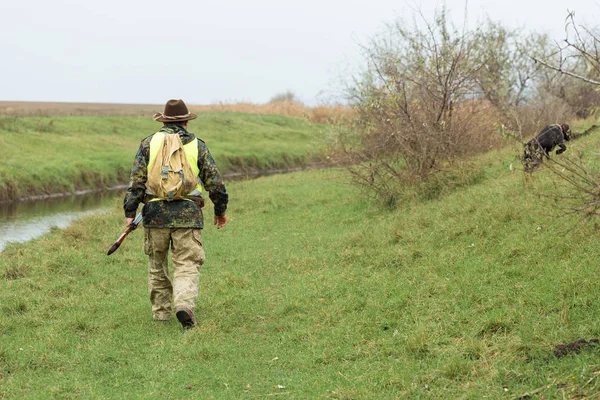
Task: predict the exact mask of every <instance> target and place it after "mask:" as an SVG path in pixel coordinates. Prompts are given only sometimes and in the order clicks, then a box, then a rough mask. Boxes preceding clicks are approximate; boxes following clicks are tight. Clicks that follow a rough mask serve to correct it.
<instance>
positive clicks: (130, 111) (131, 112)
mask: <svg viewBox="0 0 600 400" xmlns="http://www.w3.org/2000/svg"><path fill="white" fill-rule="evenodd" d="M162 108H163V105H160V104H110V103H58V102H14V101H13V102H10V101H0V115H8V116H38V117H51V116H63V115H67V116H72V115H75V116H84V115H85V116H128V117H145V116H152V114H154V113H155V112H158V111H161V110H162ZM189 108H190V109H191V110H192V111H193V112H211V111H226V112H240V113H249V114H276V115H284V116H287V117H294V118H305V119H309V120H310V121H312V122H315V123H325V122H327V121H329V120H339V119H341V118H345V117H347V116H349V115H350V113H351V111H350V109H349V108H347V107H344V106H341V105H334V106H315V107H308V106H305V105H303V104H301V103H298V102H294V101H278V102H270V103H268V104H255V103H223V102H220V103H218V104H208V105H190V106H189Z"/></svg>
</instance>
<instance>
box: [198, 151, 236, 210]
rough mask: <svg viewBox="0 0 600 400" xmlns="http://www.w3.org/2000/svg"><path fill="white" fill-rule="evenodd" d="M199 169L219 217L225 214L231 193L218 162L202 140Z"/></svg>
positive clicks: (199, 174) (199, 152)
mask: <svg viewBox="0 0 600 400" xmlns="http://www.w3.org/2000/svg"><path fill="white" fill-rule="evenodd" d="M198 169H199V170H200V172H199V173H198V176H199V177H200V180H201V181H202V185H203V186H204V189H206V191H208V196H209V198H210V200H211V201H212V202H213V204H214V205H215V215H216V216H218V217H221V216H223V215H225V212H226V211H227V203H228V201H229V195H228V194H227V190H226V188H225V184H224V183H223V178H222V177H221V174H220V173H219V170H218V169H217V163H216V162H215V160H214V159H213V157H212V156H211V155H210V151H208V147H206V144H205V143H204V142H203V141H201V140H198Z"/></svg>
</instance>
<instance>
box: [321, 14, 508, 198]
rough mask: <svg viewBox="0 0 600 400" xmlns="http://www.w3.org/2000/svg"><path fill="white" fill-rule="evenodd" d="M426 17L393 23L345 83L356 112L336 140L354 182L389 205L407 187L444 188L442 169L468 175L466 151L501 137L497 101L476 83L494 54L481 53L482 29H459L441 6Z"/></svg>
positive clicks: (484, 146) (493, 143)
mask: <svg viewBox="0 0 600 400" xmlns="http://www.w3.org/2000/svg"><path fill="white" fill-rule="evenodd" d="M421 18H422V20H421V21H420V23H417V22H415V24H414V27H413V28H407V25H406V24H404V23H403V22H402V21H397V22H396V23H394V24H390V25H388V31H387V32H386V33H387V34H386V35H385V36H379V37H377V38H375V39H374V40H373V41H371V42H370V43H369V44H368V45H367V46H365V47H364V51H365V55H366V58H367V63H368V67H367V69H366V71H365V72H364V73H363V74H362V75H360V76H358V77H356V79H355V80H354V81H353V82H352V84H351V85H350V87H349V89H348V99H349V102H350V104H351V106H352V108H353V109H354V111H355V118H354V119H353V120H352V122H351V123H347V124H344V125H343V126H338V127H337V128H336V129H335V131H336V133H337V135H338V136H337V137H336V139H335V140H332V144H333V145H334V146H333V148H334V149H335V150H337V151H333V152H332V155H333V157H336V156H337V159H338V161H339V160H341V161H342V162H344V164H346V165H348V169H349V171H350V173H351V175H352V177H353V179H354V181H355V183H357V184H358V185H359V186H361V187H363V188H365V189H367V191H371V192H372V193H373V195H374V197H377V198H379V199H382V200H384V201H385V202H386V203H388V204H393V203H394V202H395V201H398V199H399V198H400V197H401V195H400V193H402V192H403V190H404V189H405V188H406V187H410V186H413V187H414V186H418V187H420V188H424V187H427V188H428V189H426V191H429V189H431V188H432V187H438V188H439V187H440V185H442V183H443V182H444V181H446V179H445V178H443V177H442V175H444V174H447V177H448V179H447V180H448V181H452V182H454V183H456V182H466V181H468V180H469V179H471V178H469V177H468V176H471V175H473V174H471V171H470V168H467V167H466V166H467V165H468V164H467V163H465V162H464V157H467V156H470V155H473V154H476V153H479V152H482V151H487V150H489V149H491V148H494V147H497V146H499V145H500V143H501V142H502V139H501V137H500V136H499V135H497V134H496V133H495V127H494V126H495V122H496V118H498V117H499V114H498V112H497V108H496V107H495V106H494V105H493V104H492V102H491V101H489V100H486V99H485V98H484V97H483V96H482V91H481V89H480V86H479V81H478V75H479V74H480V72H481V69H482V68H483V66H484V64H485V63H486V62H488V61H489V60H488V59H487V58H486V57H482V56H481V55H480V54H478V51H480V46H481V44H480V41H479V34H480V33H479V32H477V31H466V30H463V31H460V30H458V29H456V28H454V27H453V26H451V24H450V23H449V21H448V20H447V18H446V13H445V11H444V10H443V11H442V12H441V13H439V14H437V15H436V17H435V19H434V21H433V22H431V23H430V22H428V21H427V20H426V19H425V17H424V16H422V15H421ZM457 163H460V164H461V165H460V167H458V165H457ZM459 170H460V171H461V172H460V173H457V171H459ZM440 173H441V174H440ZM459 175H460V177H459V178H457V177H458V176H459ZM475 175H476V173H475ZM463 178H464V179H463ZM428 181H429V182H430V183H425V182H428ZM432 192H438V189H435V190H433V191H432Z"/></svg>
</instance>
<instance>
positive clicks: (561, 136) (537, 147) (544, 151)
mask: <svg viewBox="0 0 600 400" xmlns="http://www.w3.org/2000/svg"><path fill="white" fill-rule="evenodd" d="M569 140H571V129H570V128H569V125H567V124H560V125H559V124H552V125H547V126H545V127H544V128H543V129H542V130H541V131H540V133H538V134H537V135H536V136H535V137H534V138H533V139H531V140H530V141H529V142H527V143H525V146H524V147H525V152H524V154H523V163H524V164H525V170H526V171H528V172H530V171H533V170H534V169H535V168H536V167H537V166H538V165H539V164H540V163H541V162H542V159H543V158H544V157H549V156H550V152H551V151H552V150H554V148H555V147H556V146H558V150H556V154H562V153H564V152H565V151H566V150H567V146H566V145H565V142H566V141H569Z"/></svg>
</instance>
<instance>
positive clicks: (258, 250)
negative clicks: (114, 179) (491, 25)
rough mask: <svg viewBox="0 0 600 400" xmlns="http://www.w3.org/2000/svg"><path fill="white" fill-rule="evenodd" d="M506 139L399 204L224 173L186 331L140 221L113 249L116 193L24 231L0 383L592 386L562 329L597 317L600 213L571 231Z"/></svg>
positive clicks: (115, 388) (289, 392) (10, 292)
mask: <svg viewBox="0 0 600 400" xmlns="http://www.w3.org/2000/svg"><path fill="white" fill-rule="evenodd" d="M599 145H600V140H598V138H596V137H595V136H590V137H586V138H582V139H580V140H579V141H576V142H574V143H573V144H571V145H570V148H569V153H573V154H574V153H575V152H576V151H577V150H581V151H587V150H586V149H592V150H591V151H592V152H591V153H590V154H591V155H590V157H594V156H593V149H595V148H598V146H599ZM513 154H514V151H513V150H512V149H506V150H503V151H500V152H493V153H488V154H486V155H485V156H483V157H481V158H480V159H479V160H478V161H477V162H478V166H479V167H480V168H481V169H482V176H483V178H482V179H480V180H479V181H478V183H477V184H474V185H471V186H468V187H463V188H461V189H460V190H456V191H454V192H452V193H449V194H447V195H445V196H443V197H440V198H437V199H433V200H430V201H426V202H416V201H409V202H406V203H404V204H402V205H401V206H400V207H399V208H398V209H397V210H394V211H383V210H382V209H380V208H378V207H376V206H375V205H372V204H370V203H368V202H366V201H365V200H364V198H363V197H362V196H361V195H360V194H359V193H358V192H356V191H355V190H354V189H353V188H352V187H350V186H348V185H346V184H345V183H344V182H345V179H346V178H345V175H344V173H343V172H342V171H340V170H320V171H307V172H299V173H293V174H287V175H277V176H271V177H263V178H259V179H256V180H252V181H244V182H233V183H230V184H229V185H228V191H229V192H230V199H231V205H230V209H229V215H230V217H231V223H230V225H228V226H227V227H226V228H225V229H224V230H220V231H217V230H216V229H215V228H214V226H212V225H211V226H208V227H207V228H206V229H205V230H204V244H205V247H206V251H207V257H208V261H207V264H206V265H205V266H204V269H203V271H202V279H201V282H202V283H201V293H200V299H199V300H200V301H199V308H198V310H197V315H198V322H199V327H198V328H197V329H194V330H192V331H188V332H182V330H181V327H180V325H179V324H178V323H177V322H176V321H172V322H171V323H167V324H160V323H156V322H153V321H152V319H151V313H150V305H149V301H148V299H147V294H146V263H147V260H146V257H145V256H144V255H143V252H142V249H141V247H142V236H143V235H142V232H134V233H132V234H131V235H130V237H129V238H128V239H127V241H126V242H125V243H124V244H123V246H121V248H120V249H119V250H118V252H117V253H115V254H114V255H112V256H110V257H107V256H106V255H105V252H106V250H107V249H108V247H109V246H110V244H111V243H112V242H113V241H114V240H115V239H116V237H117V236H118V235H119V234H120V232H121V230H122V229H123V217H122V212H121V209H120V204H118V203H119V202H118V201H116V202H115V207H114V210H113V211H112V212H110V213H109V214H107V215H103V216H91V217H88V218H85V219H84V220H82V221H80V222H78V223H76V224H74V225H73V226H71V227H70V228H68V229H66V230H62V231H60V230H55V231H54V232H52V233H51V234H50V235H47V236H45V237H43V238H41V239H39V240H36V241H33V242H30V243H26V244H12V245H10V246H9V247H7V248H6V249H5V251H4V252H3V253H2V257H0V398H2V397H4V398H47V397H54V398H73V399H75V398H99V399H113V398H114V399H117V398H165V397H166V398H183V397H189V398H206V399H234V398H271V397H273V398H294V399H299V398H333V399H391V398H423V399H445V398H468V399H480V398H494V399H495V398H497V399H503V398H519V397H521V396H523V397H521V398H540V399H542V398H544V399H549V398H595V397H597V396H598V394H599V393H600V377H599V376H600V349H599V348H591V349H586V350H584V351H582V352H580V353H578V354H572V355H569V356H567V357H564V358H557V357H555V356H554V355H553V353H552V349H553V348H554V347H555V346H556V345H558V344H560V343H566V342H572V341H574V340H576V339H579V338H583V339H587V340H589V339H591V338H597V337H599V336H600V322H599V321H600V300H599V298H598V293H600V280H598V279H597V278H598V262H597V260H598V259H599V257H600V246H598V240H597V235H598V233H597V231H596V230H595V228H594V226H593V224H583V225H580V226H578V228H577V229H575V230H571V231H569V232H568V233H565V231H566V229H567V228H568V227H569V226H571V224H572V221H570V220H564V219H556V218H555V216H553V214H555V213H554V212H553V210H552V208H546V207H549V202H548V201H547V200H545V198H544V197H543V196H542V197H540V196H538V194H548V195H551V194H552V191H553V190H555V189H554V186H553V183H552V182H553V181H554V180H555V179H554V178H553V176H552V175H551V174H549V173H548V172H547V171H545V170H544V169H541V170H540V171H539V172H536V174H534V176H533V179H528V180H525V179H524V178H523V174H522V172H520V171H519V168H518V164H516V163H517V160H515V157H514V155H513ZM511 164H513V168H511V167H510V166H511ZM515 166H516V168H515ZM206 213H207V214H208V215H209V216H210V213H211V210H210V208H209V209H207V210H206ZM528 393H530V395H529V396H527V394H528Z"/></svg>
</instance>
